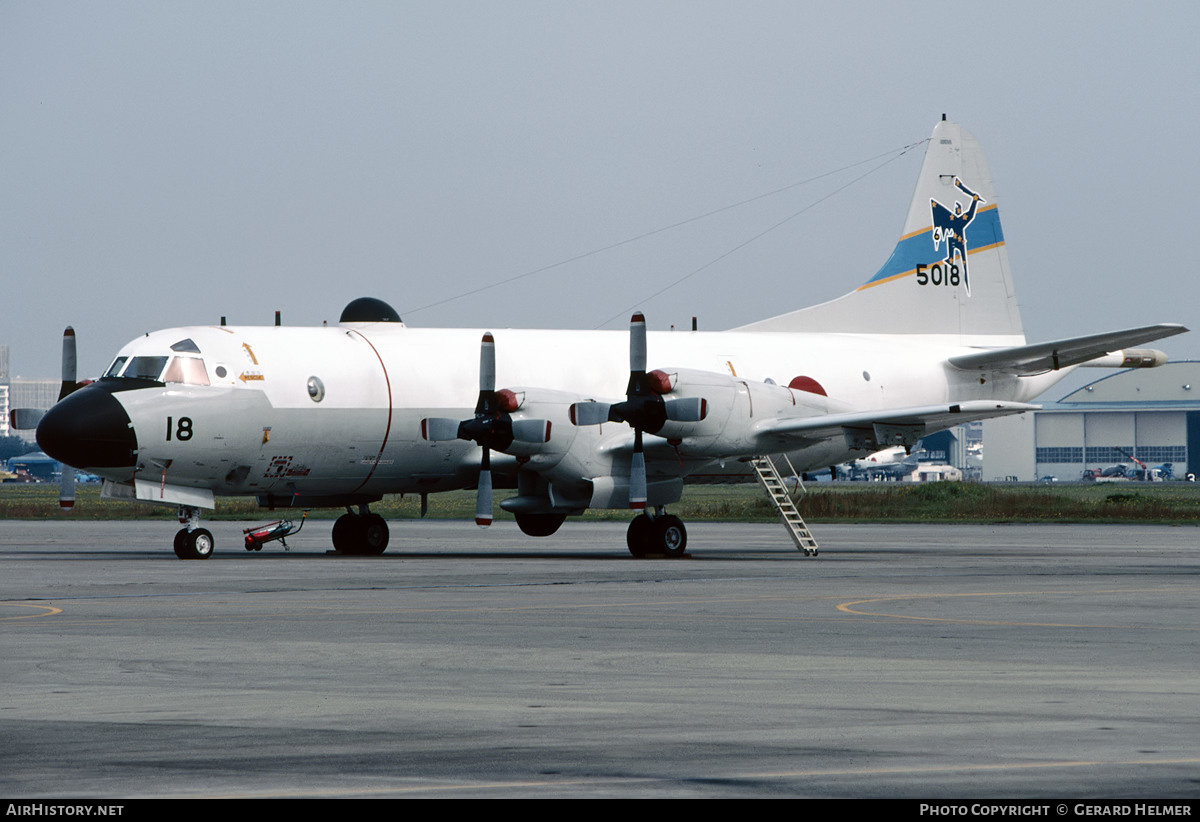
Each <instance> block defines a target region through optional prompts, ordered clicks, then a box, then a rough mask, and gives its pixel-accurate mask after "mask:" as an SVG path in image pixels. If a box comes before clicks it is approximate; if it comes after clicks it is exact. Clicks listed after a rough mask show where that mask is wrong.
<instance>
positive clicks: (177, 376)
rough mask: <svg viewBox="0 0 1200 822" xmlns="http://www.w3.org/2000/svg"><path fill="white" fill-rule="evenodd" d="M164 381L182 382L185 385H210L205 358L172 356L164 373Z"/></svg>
mask: <svg viewBox="0 0 1200 822" xmlns="http://www.w3.org/2000/svg"><path fill="white" fill-rule="evenodd" d="M163 382H181V383H184V384H185V385H208V370H207V369H205V367H204V360H201V359H197V358H196V357H172V358H171V364H170V365H169V366H167V373H165V374H163Z"/></svg>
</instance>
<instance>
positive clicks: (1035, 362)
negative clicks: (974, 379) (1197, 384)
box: [949, 323, 1187, 375]
mask: <svg viewBox="0 0 1200 822" xmlns="http://www.w3.org/2000/svg"><path fill="white" fill-rule="evenodd" d="M1185 331H1187V329H1186V328H1185V327H1183V326H1182V325H1177V324H1175V323H1161V324H1159V325H1146V326H1142V327H1140V328H1129V329H1125V330H1124V331H1109V332H1107V333H1104V334H1092V335H1090V336H1087V337H1071V338H1069V339H1065V340H1053V341H1051V342H1044V343H1035V344H1033V345H1020V346H1016V347H1014V348H996V349H990V350H987V351H978V352H976V353H973V354H960V355H959V356H957V357H951V358H950V359H949V363H950V365H952V366H954V367H955V368H958V369H960V370H963V371H1003V372H1005V373H1009V374H1015V375H1028V374H1041V373H1043V372H1045V371H1051V370H1054V371H1057V370H1058V369H1060V368H1066V367H1067V366H1071V365H1079V364H1080V363H1085V362H1088V361H1089V360H1095V359H1098V358H1100V357H1104V356H1105V355H1107V354H1109V353H1112V352H1115V351H1121V350H1122V349H1125V348H1128V347H1130V346H1134V345H1141V344H1142V343H1146V342H1150V341H1151V340H1159V339H1162V338H1163V337H1170V336H1173V335H1175V334H1182V333H1183V332H1185ZM1163 359H1164V360H1165V357H1164V358H1163ZM1116 364H1117V365H1120V363H1116ZM1133 364H1135V363H1132V362H1131V363H1126V365H1133ZM1152 364H1160V363H1157V362H1155V363H1152Z"/></svg>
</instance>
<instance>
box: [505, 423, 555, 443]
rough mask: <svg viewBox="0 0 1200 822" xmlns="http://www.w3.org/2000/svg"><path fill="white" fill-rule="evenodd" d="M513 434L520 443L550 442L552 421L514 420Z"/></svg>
mask: <svg viewBox="0 0 1200 822" xmlns="http://www.w3.org/2000/svg"><path fill="white" fill-rule="evenodd" d="M512 433H513V439H514V440H518V441H520V442H550V420H513V423H512Z"/></svg>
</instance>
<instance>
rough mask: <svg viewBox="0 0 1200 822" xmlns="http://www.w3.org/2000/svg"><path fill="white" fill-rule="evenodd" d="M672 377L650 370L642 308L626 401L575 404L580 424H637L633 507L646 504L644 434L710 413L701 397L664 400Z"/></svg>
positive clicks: (636, 319) (634, 329)
mask: <svg viewBox="0 0 1200 822" xmlns="http://www.w3.org/2000/svg"><path fill="white" fill-rule="evenodd" d="M672 387H673V386H672V384H671V376H670V375H669V374H667V373H665V372H663V371H658V370H655V371H651V372H649V373H647V372H646V318H645V316H644V315H643V314H642V312H640V311H638V312H636V313H634V315H633V316H632V317H631V318H630V319H629V382H628V384H626V386H625V401H624V402H618V403H612V404H609V403H603V402H595V401H590V400H589V401H586V402H577V403H575V404H574V405H572V406H571V420H572V422H574V423H575V424H576V425H599V424H601V423H604V422H624V423H628V424H629V425H631V426H633V454H632V456H631V457H630V460H629V507H630V508H632V509H634V510H639V511H640V510H642V509H644V508H645V507H646V454H645V450H644V446H643V442H642V435H643V433H649V434H656V433H658V432H659V431H661V430H662V427H663V426H664V425H665V424H666V423H667V421H668V420H672V421H676V422H699V421H700V420H702V419H704V417H705V416H706V415H707V413H708V406H707V404H706V403H705V401H704V400H703V399H702V398H700V397H681V398H678V399H672V400H664V399H663V398H662V395H663V394H667V393H669V392H670V391H671V389H672Z"/></svg>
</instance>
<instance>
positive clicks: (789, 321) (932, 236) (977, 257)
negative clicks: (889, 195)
mask: <svg viewBox="0 0 1200 822" xmlns="http://www.w3.org/2000/svg"><path fill="white" fill-rule="evenodd" d="M738 330H739V331H815V332H845V333H861V334H943V335H954V336H957V337H959V338H960V340H961V342H962V343H963V344H967V345H1020V344H1022V343H1024V341H1025V334H1024V331H1023V330H1022V327H1021V316H1020V313H1019V311H1018V308H1017V297H1016V293H1015V292H1014V291H1013V286H1012V279H1011V277H1010V275H1009V265H1008V253H1007V252H1006V251H1005V248H1004V232H1003V231H1002V230H1001V228H1000V214H999V211H998V210H997V208H996V194H995V191H994V190H993V188H992V178H991V174H990V173H989V172H988V167H987V161H986V160H985V159H984V156H983V150H982V149H981V148H980V147H979V143H978V142H977V141H976V140H975V138H974V137H972V136H971V135H970V134H969V133H968V132H967V130H966V129H964V128H963V127H962V126H959V125H957V124H956V123H950V122H947V121H946V120H945V119H943V120H942V121H941V122H940V123H938V124H937V126H936V127H935V128H934V130H933V136H932V137H931V138H930V140H929V147H928V149H926V151H925V162H924V164H923V165H922V166H921V176H920V177H919V178H918V180H917V188H916V191H915V193H914V194H913V199H912V204H911V205H910V206H909V208H908V219H907V220H906V221H905V223H904V232H903V233H902V234H901V236H900V241H899V242H897V243H896V248H895V250H894V251H893V252H892V255H891V257H889V258H888V260H887V262H886V263H884V264H883V267H882V268H880V269H879V271H878V272H877V273H876V274H875V276H873V277H871V278H870V279H869V280H867V282H865V283H863V284H862V285H861V286H859V287H858V288H857V289H856V290H854V291H851V292H850V293H849V294H846V295H845V296H843V297H839V298H838V299H836V300H832V301H830V302H827V303H822V304H820V305H815V306H812V307H810V308H802V309H800V310H799V311H793V312H791V313H789V314H783V315H780V316H778V317H772V318H770V319H767V320H761V321H759V322H756V323H751V324H750V325H746V326H742V327H741V328H739V329H738Z"/></svg>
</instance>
